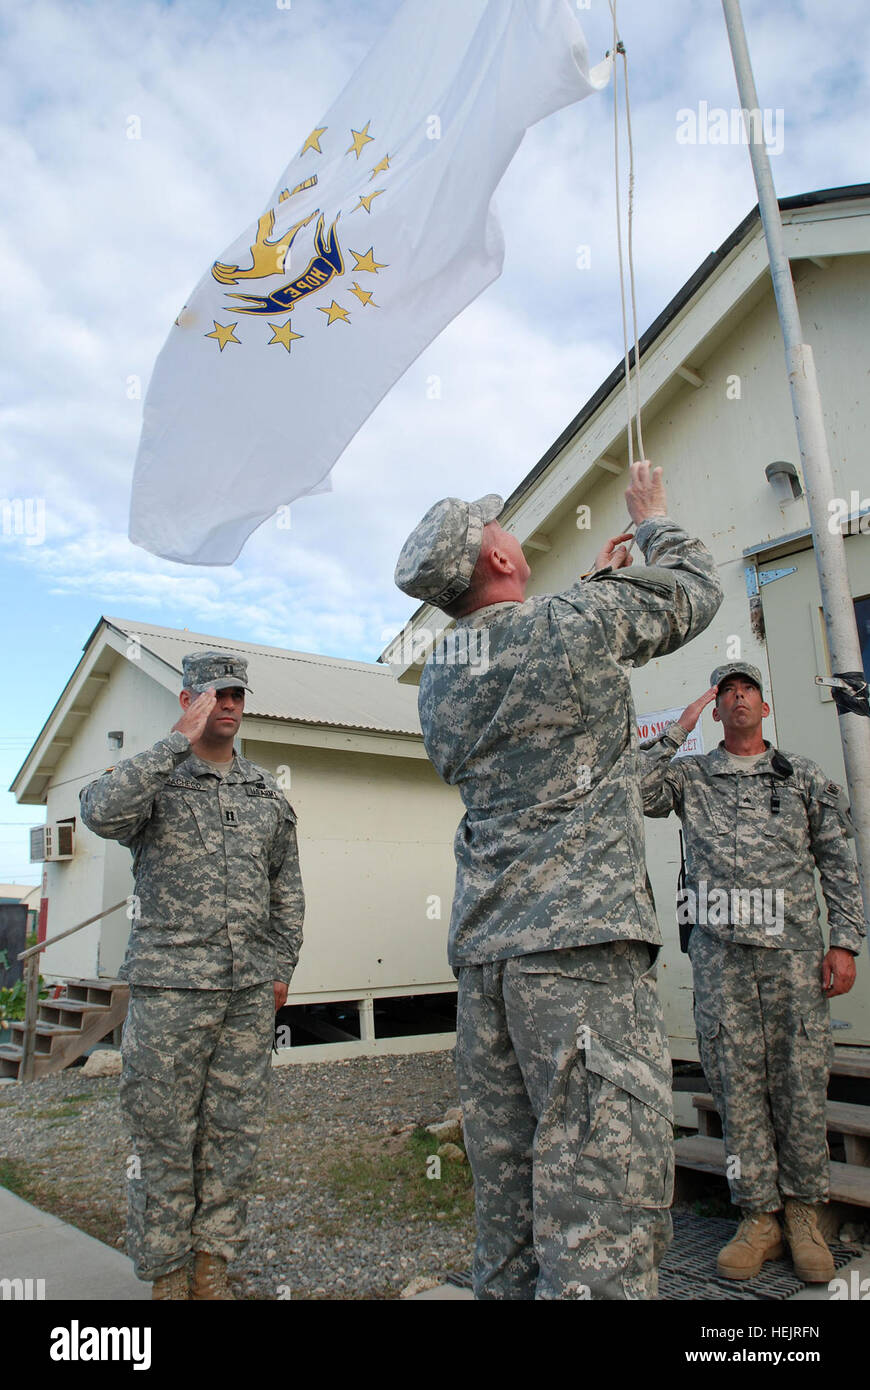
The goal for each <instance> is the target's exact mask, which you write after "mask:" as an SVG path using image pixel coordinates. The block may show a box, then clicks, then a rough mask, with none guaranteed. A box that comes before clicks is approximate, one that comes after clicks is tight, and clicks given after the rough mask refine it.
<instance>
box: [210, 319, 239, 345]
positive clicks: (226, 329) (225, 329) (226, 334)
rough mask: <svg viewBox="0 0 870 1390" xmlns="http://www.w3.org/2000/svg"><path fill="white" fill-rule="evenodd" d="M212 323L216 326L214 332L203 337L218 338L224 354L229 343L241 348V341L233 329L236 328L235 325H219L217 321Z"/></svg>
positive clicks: (213, 320) (214, 320)
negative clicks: (237, 344) (236, 344)
mask: <svg viewBox="0 0 870 1390" xmlns="http://www.w3.org/2000/svg"><path fill="white" fill-rule="evenodd" d="M236 322H238V320H236ZM212 323H213V324H214V332H213V333H205V334H203V337H205V338H217V340H218V342H219V343H220V345H221V352H223V350H224V348H225V347H226V345H227V343H239V347H241V343H240V342H239V339H238V338H236V337H235V336H234V335H233V329H234V328H235V326H236V325H235V323H218V321H217V319H212Z"/></svg>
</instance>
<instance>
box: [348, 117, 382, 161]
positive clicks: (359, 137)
mask: <svg viewBox="0 0 870 1390" xmlns="http://www.w3.org/2000/svg"><path fill="white" fill-rule="evenodd" d="M370 125H371V121H366V123H365V125H364V126H363V128H362V130H354V129H352V128H351V132H350V133H351V135H352V136H353V144H352V145H348V147H347V149H346V150H345V154H350V152H351V150H353V151H354V153H355V154H356V157H357V159H359V157H360V155H361V154H362V152H363V150H364V149H365V147H366V145H369V144H371V142H372V141H373V140H374V138H375V137H374V136H373V135H369V133H368V129H369V126H370Z"/></svg>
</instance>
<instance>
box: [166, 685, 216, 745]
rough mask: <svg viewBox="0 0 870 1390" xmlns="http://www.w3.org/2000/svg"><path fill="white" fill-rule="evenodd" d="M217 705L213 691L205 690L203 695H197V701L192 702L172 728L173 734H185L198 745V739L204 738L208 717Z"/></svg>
mask: <svg viewBox="0 0 870 1390" xmlns="http://www.w3.org/2000/svg"><path fill="white" fill-rule="evenodd" d="M216 703H217V695H216V694H215V693H214V691H213V690H204V691H203V692H202V694H201V695H197V697H196V699H195V700H191V702H190V704H189V705H188V706H187V709H186V710H185V711H184V713H183V714H182V716H181V718H180V719H177V720H176V721H175V723H174V724H173V726H172V732H173V733H175V732H176V730H177V731H178V733H180V734H184V736H185V738H187V739H190V742H191V743H196V741H197V739H198V738H202V735H203V732H204V731H205V726H206V724H207V723H208V717H209V715H210V714H211V712H212V710H213V709H214V707H215V705H216Z"/></svg>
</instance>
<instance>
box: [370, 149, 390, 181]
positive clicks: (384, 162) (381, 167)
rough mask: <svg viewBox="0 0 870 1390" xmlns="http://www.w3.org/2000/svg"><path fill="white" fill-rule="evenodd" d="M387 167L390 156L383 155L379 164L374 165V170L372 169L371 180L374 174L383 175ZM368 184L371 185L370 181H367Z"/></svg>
mask: <svg viewBox="0 0 870 1390" xmlns="http://www.w3.org/2000/svg"><path fill="white" fill-rule="evenodd" d="M389 167H390V156H389V155H388V154H385V155H384V157H383V159H382V160H381V162H380V164H376V165H375V167H374V169H372V179H373V178H374V176H375V174H385V173H386V171H387V170H388V169H389ZM369 183H371V179H369Z"/></svg>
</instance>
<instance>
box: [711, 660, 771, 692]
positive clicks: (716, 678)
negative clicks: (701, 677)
mask: <svg viewBox="0 0 870 1390" xmlns="http://www.w3.org/2000/svg"><path fill="white" fill-rule="evenodd" d="M729 676H746V677H747V678H748V679H749V680H751V681H752V682H753V683H754V684H755V685H757V686H758V689H759V690H760V691H761V695H762V697H763V696H764V685H763V683H762V679H761V672H760V671H759V669H758V667H757V666H750V664H749V662H748V661H729V662H728V665H727V666H717V667H716V670H715V671H713V672H712V674H711V676H710V684H711V685H721V684H722V682H723V681H725V680H727V679H728V677H729Z"/></svg>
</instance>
